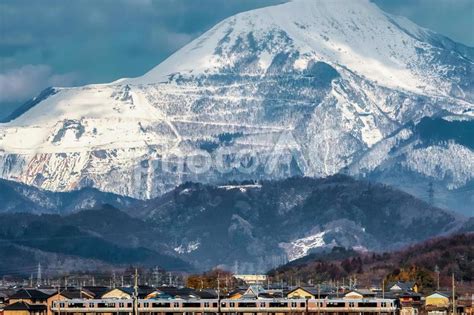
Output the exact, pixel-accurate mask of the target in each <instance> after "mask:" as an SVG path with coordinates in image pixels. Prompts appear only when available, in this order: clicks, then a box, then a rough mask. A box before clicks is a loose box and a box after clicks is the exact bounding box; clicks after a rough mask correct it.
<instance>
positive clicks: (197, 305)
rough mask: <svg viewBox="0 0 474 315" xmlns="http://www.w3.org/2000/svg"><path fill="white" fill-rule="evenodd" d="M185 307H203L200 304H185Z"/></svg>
mask: <svg viewBox="0 0 474 315" xmlns="http://www.w3.org/2000/svg"><path fill="white" fill-rule="evenodd" d="M183 307H201V303H199V302H183Z"/></svg>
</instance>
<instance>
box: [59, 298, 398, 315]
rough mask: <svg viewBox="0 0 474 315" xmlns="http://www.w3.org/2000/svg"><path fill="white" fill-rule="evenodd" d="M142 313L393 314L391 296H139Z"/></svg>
mask: <svg viewBox="0 0 474 315" xmlns="http://www.w3.org/2000/svg"><path fill="white" fill-rule="evenodd" d="M137 303H138V310H139V312H141V313H149V314H151V313H302V314H303V313H307V314H308V313H314V314H316V313H378V314H390V313H392V314H394V313H395V312H396V311H397V310H398V308H399V305H398V303H397V300H394V299H381V298H370V299H285V298H276V299H267V298H266V299H220V300H219V299H191V300H181V299H139V300H138V302H137ZM132 308H133V300H132V299H98V300H93V299H91V300H86V299H71V300H60V301H54V302H53V305H52V311H53V312H57V313H60V314H63V313H109V312H110V313H127V312H132Z"/></svg>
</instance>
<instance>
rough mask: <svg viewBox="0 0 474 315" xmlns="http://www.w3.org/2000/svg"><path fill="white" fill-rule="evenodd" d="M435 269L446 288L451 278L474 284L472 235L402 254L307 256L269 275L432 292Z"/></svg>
mask: <svg viewBox="0 0 474 315" xmlns="http://www.w3.org/2000/svg"><path fill="white" fill-rule="evenodd" d="M436 266H437V267H438V268H439V271H440V281H441V285H442V286H446V287H447V286H449V283H450V277H451V274H452V273H454V275H455V277H456V279H457V280H459V281H462V282H467V284H469V283H473V282H474V233H472V232H469V233H463V234H456V235H452V236H448V237H437V238H434V239H430V240H428V241H424V242H421V243H418V244H415V245H412V246H410V247H406V248H403V249H401V250H397V251H393V252H385V253H373V252H365V253H357V252H354V251H352V250H346V249H344V248H334V249H333V250H332V251H329V252H327V253H325V254H320V255H319V256H315V255H310V256H307V257H304V258H302V259H300V260H298V261H294V262H291V263H289V264H286V265H284V266H281V267H279V268H276V269H273V270H271V271H270V272H269V274H270V275H271V276H273V277H278V278H279V279H286V280H289V279H298V280H299V281H303V282H308V281H313V282H314V281H327V280H341V279H343V278H347V277H357V279H359V282H361V283H365V284H367V285H371V284H372V282H374V280H375V281H379V283H382V279H385V283H389V282H391V281H397V280H402V281H416V282H417V283H419V284H420V285H421V286H422V287H423V288H424V289H425V290H430V289H434V288H435V283H436V273H435V269H436Z"/></svg>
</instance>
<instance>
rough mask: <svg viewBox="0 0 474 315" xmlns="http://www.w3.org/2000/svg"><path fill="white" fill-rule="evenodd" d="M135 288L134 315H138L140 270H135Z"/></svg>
mask: <svg viewBox="0 0 474 315" xmlns="http://www.w3.org/2000/svg"><path fill="white" fill-rule="evenodd" d="M134 282H135V283H134V286H133V315H138V270H137V268H135V279H134Z"/></svg>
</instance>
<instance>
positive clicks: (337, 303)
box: [327, 302, 346, 307]
mask: <svg viewBox="0 0 474 315" xmlns="http://www.w3.org/2000/svg"><path fill="white" fill-rule="evenodd" d="M345 306H346V303H344V302H328V303H327V307H345Z"/></svg>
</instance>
